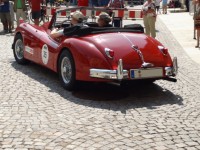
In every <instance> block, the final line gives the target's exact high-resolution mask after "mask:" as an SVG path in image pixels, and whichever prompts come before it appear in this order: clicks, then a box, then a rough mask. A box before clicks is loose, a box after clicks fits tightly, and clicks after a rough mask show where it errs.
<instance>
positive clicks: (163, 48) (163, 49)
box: [158, 46, 168, 55]
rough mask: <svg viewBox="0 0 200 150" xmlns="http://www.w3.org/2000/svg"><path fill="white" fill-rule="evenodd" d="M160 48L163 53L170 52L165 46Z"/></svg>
mask: <svg viewBox="0 0 200 150" xmlns="http://www.w3.org/2000/svg"><path fill="white" fill-rule="evenodd" d="M158 49H159V50H160V51H161V52H162V53H163V55H167V54H168V49H167V48H165V47H163V46H158Z"/></svg>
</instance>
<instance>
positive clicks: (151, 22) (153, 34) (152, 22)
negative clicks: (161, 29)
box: [148, 17, 156, 38]
mask: <svg viewBox="0 0 200 150" xmlns="http://www.w3.org/2000/svg"><path fill="white" fill-rule="evenodd" d="M148 22H149V28H150V33H151V37H153V38H155V37H156V29H155V23H156V17H149V19H148Z"/></svg>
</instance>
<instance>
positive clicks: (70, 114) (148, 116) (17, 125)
mask: <svg viewBox="0 0 200 150" xmlns="http://www.w3.org/2000/svg"><path fill="white" fill-rule="evenodd" d="M157 30H158V32H157V38H158V39H159V40H160V41H161V42H162V43H163V44H164V45H166V46H167V47H168V48H169V49H170V53H171V55H173V56H178V60H179V67H180V68H179V74H178V82H177V83H171V82H168V81H156V82H155V83H154V84H151V85H144V84H142V85H139V84H135V85H134V86H133V87H131V86H127V87H124V88H120V87H118V86H116V85H112V84H109V85H107V84H87V83H85V84H81V88H80V89H79V90H77V91H74V92H69V91H66V90H64V89H63V88H62V87H61V86H60V83H59V81H58V76H57V75H56V74H55V73H53V72H51V71H49V70H47V69H44V68H42V67H40V66H38V65H35V64H29V65H28V66H21V65H18V64H17V63H16V62H15V60H14V57H13V54H12V50H11V43H12V40H13V36H12V35H9V34H8V35H0V38H1V41H0V51H1V55H0V83H1V84H0V149H6V150H12V149H19V150H24V149H30V150H31V149H37V150H41V149H48V150H51V149H52V150H60V149H63V150H65V149H87V150H90V149H91V150H93V149H104V150H107V149H115V150H118V149H126V150H127V149H135V150H139V149H158V150H165V149H170V150H171V149H179V150H182V149H185V150H193V149H200V125H199V124H200V98H199V97H200V94H199V89H200V84H199V81H200V67H199V65H197V64H196V63H195V62H193V61H192V60H191V59H190V58H189V57H188V56H187V55H186V54H185V52H184V51H183V50H182V48H181V46H180V45H179V44H178V43H177V41H176V40H175V39H174V37H173V36H172V35H171V34H170V33H169V31H168V30H167V29H166V28H165V25H164V24H163V23H162V22H161V21H160V20H159V19H158V21H157Z"/></svg>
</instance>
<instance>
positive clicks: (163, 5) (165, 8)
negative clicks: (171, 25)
mask: <svg viewBox="0 0 200 150" xmlns="http://www.w3.org/2000/svg"><path fill="white" fill-rule="evenodd" d="M162 10H163V14H167V0H162Z"/></svg>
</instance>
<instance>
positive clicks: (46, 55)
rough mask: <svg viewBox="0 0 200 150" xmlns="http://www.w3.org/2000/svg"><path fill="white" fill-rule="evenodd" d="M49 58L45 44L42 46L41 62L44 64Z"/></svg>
mask: <svg viewBox="0 0 200 150" xmlns="http://www.w3.org/2000/svg"><path fill="white" fill-rule="evenodd" d="M48 60H49V50H48V46H47V45H46V44H44V45H43V47H42V62H43V63H44V64H45V65H46V64H47V63H48Z"/></svg>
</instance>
